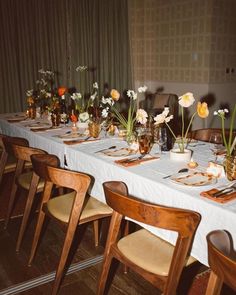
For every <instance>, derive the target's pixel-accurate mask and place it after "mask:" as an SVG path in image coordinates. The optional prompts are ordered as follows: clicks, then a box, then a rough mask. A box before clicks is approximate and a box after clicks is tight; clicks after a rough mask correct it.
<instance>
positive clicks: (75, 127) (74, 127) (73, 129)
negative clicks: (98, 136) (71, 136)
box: [71, 122, 78, 133]
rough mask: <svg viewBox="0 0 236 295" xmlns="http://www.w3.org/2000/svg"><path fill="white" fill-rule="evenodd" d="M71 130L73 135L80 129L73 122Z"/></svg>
mask: <svg viewBox="0 0 236 295" xmlns="http://www.w3.org/2000/svg"><path fill="white" fill-rule="evenodd" d="M71 130H72V133H76V132H77V130H78V127H77V125H76V122H72V125H71Z"/></svg>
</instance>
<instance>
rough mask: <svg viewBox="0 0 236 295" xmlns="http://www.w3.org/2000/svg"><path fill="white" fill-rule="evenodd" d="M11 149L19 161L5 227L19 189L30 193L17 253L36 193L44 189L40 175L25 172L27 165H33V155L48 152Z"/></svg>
mask: <svg viewBox="0 0 236 295" xmlns="http://www.w3.org/2000/svg"><path fill="white" fill-rule="evenodd" d="M11 148H12V151H13V153H14V156H15V158H16V159H17V165H16V170H15V174H14V180H13V185H12V190H11V194H10V199H9V205H8V210H7V216H6V220H5V227H7V225H8V222H9V219H10V216H11V212H12V208H13V205H14V203H15V199H16V192H17V189H18V188H20V189H24V190H26V191H27V192H28V194H27V199H26V204H25V208H24V213H23V217H22V221H21V226H20V230H19V234H18V239H17V243H16V251H17V252H18V251H19V249H20V246H21V242H22V238H23V235H24V232H25V229H26V226H27V223H28V219H29V216H30V212H31V209H32V205H33V200H34V198H35V195H36V193H39V192H42V191H43V187H44V181H43V180H42V179H40V178H39V177H38V175H37V174H36V173H34V171H30V172H24V167H25V163H30V164H31V158H30V156H31V155H34V154H46V153H47V152H46V151H43V150H41V149H37V148H33V147H28V146H22V145H16V144H11Z"/></svg>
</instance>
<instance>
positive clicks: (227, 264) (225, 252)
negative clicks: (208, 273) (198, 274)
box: [207, 230, 236, 291]
mask: <svg viewBox="0 0 236 295" xmlns="http://www.w3.org/2000/svg"><path fill="white" fill-rule="evenodd" d="M207 244H208V262H209V266H210V268H211V270H212V271H213V272H214V273H215V274H216V275H217V276H218V277H219V278H220V279H221V280H223V281H224V282H225V283H226V284H227V285H229V286H230V287H231V288H233V289H234V290H235V291H236V252H235V251H234V249H233V244H232V240H231V237H230V235H229V233H227V232H226V231H223V230H216V231H212V232H210V233H209V234H208V235H207Z"/></svg>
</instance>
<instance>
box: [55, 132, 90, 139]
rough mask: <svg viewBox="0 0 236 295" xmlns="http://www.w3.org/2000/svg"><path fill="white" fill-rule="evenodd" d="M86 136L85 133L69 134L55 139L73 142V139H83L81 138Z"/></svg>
mask: <svg viewBox="0 0 236 295" xmlns="http://www.w3.org/2000/svg"><path fill="white" fill-rule="evenodd" d="M84 136H86V135H85V134H83V133H77V132H76V133H69V134H61V135H55V137H58V138H61V139H63V140H66V139H68V140H71V139H76V138H81V137H84Z"/></svg>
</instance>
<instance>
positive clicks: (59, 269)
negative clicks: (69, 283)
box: [52, 223, 77, 295]
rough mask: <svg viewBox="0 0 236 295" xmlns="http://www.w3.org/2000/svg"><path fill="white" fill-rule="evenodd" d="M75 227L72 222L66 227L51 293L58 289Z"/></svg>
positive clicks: (54, 293) (54, 294)
mask: <svg viewBox="0 0 236 295" xmlns="http://www.w3.org/2000/svg"><path fill="white" fill-rule="evenodd" d="M76 228H77V224H73V223H72V224H69V226H68V228H67V231H66V236H65V240H64V244H63V248H62V251H61V256H60V261H59V264H58V267H57V271H56V276H55V280H54V284H53V290H52V295H56V294H57V292H58V290H59V287H60V283H61V280H62V276H63V272H64V269H65V265H66V261H67V257H68V254H69V252H70V248H71V244H72V241H73V239H74V233H75V230H76Z"/></svg>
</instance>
